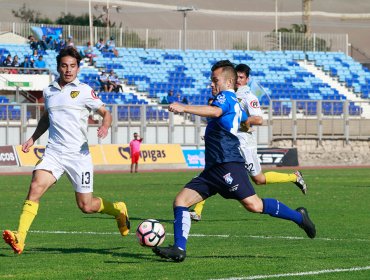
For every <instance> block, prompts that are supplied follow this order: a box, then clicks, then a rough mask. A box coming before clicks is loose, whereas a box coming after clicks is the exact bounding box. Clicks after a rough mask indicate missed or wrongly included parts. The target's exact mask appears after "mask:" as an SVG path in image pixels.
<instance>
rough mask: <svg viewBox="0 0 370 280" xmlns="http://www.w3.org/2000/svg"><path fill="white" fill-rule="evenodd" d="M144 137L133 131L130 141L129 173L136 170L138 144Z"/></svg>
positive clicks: (138, 156)
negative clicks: (132, 137)
mask: <svg viewBox="0 0 370 280" xmlns="http://www.w3.org/2000/svg"><path fill="white" fill-rule="evenodd" d="M143 140H144V138H141V137H140V136H139V134H138V133H137V132H135V133H134V139H132V140H131V142H130V156H131V173H133V172H134V166H135V173H137V171H138V166H139V158H140V145H141V142H143Z"/></svg>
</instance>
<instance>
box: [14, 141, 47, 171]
mask: <svg viewBox="0 0 370 280" xmlns="http://www.w3.org/2000/svg"><path fill="white" fill-rule="evenodd" d="M15 149H16V151H17V154H18V158H19V165H20V166H35V165H36V163H37V162H38V161H39V160H40V159H41V158H42V156H43V155H44V152H45V146H33V147H31V149H30V151H29V152H28V153H23V152H22V146H21V145H18V146H15Z"/></svg>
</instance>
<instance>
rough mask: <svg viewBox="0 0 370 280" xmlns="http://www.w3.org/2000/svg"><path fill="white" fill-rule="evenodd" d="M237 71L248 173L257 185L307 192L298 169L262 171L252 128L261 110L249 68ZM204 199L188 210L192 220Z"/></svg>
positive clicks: (198, 216)
mask: <svg viewBox="0 0 370 280" xmlns="http://www.w3.org/2000/svg"><path fill="white" fill-rule="evenodd" d="M235 70H236V72H237V82H236V87H237V91H236V97H237V98H238V100H239V103H240V105H241V106H242V108H243V110H244V111H246V112H247V113H248V116H249V117H248V123H249V127H250V128H249V129H248V131H243V130H240V131H238V133H237V136H238V138H239V142H240V149H241V151H242V153H243V156H244V159H245V165H246V168H247V170H248V174H249V176H250V177H251V179H252V180H253V182H254V183H255V184H257V185H265V184H273V183H286V182H292V183H294V184H295V185H296V186H297V187H298V188H299V189H300V190H301V191H302V193H303V194H306V192H307V185H306V183H305V181H304V179H303V176H302V173H301V172H300V171H298V170H297V171H295V172H294V173H290V174H287V173H280V172H266V173H263V172H262V168H261V164H260V161H259V158H258V154H257V131H256V129H255V128H254V126H256V125H261V124H262V123H263V118H262V116H263V112H262V110H261V108H260V103H259V101H258V98H257V97H256V96H255V95H254V94H253V93H252V92H251V90H250V88H249V86H248V81H249V72H250V68H249V66H248V65H246V64H239V65H237V66H236V67H235ZM203 206H204V201H202V202H200V203H198V204H197V205H196V206H195V207H194V210H192V211H191V212H190V217H191V219H192V220H194V221H200V220H201V217H202V216H201V214H202V211H203Z"/></svg>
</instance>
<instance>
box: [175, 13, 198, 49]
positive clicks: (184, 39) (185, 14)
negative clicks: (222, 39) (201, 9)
mask: <svg viewBox="0 0 370 280" xmlns="http://www.w3.org/2000/svg"><path fill="white" fill-rule="evenodd" d="M194 10H195V8H194V7H193V6H189V7H177V11H178V12H182V13H183V15H184V21H183V34H182V36H183V50H184V51H185V50H186V31H187V19H186V16H187V13H188V12H191V11H194Z"/></svg>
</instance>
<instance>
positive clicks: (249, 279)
mask: <svg viewBox="0 0 370 280" xmlns="http://www.w3.org/2000/svg"><path fill="white" fill-rule="evenodd" d="M361 270H370V266H363V267H351V268H334V269H324V270H316V271H306V272H295V273H282V274H270V275H268V274H267V275H254V276H247V277H236V278H217V279H211V280H252V279H269V278H280V277H290V276H306V275H319V274H327V273H338V272H351V271H361Z"/></svg>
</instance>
